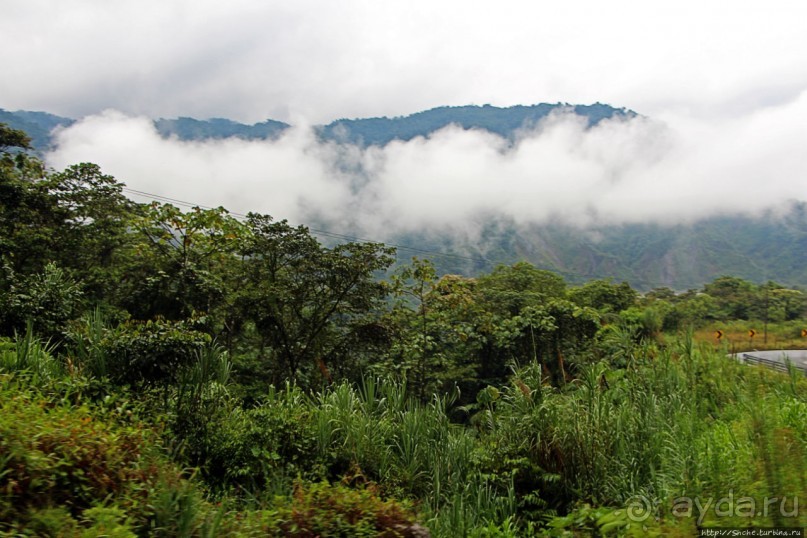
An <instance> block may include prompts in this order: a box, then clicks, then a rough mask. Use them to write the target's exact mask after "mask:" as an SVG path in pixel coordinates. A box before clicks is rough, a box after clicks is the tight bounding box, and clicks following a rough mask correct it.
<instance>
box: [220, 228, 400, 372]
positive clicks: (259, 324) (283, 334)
mask: <svg viewBox="0 0 807 538" xmlns="http://www.w3.org/2000/svg"><path fill="white" fill-rule="evenodd" d="M247 230H248V232H247V236H246V240H245V243H244V246H243V249H242V251H241V254H242V255H243V256H244V261H243V262H242V265H241V267H240V270H239V272H238V273H237V277H238V281H239V291H238V292H237V294H236V295H235V300H234V301H235V312H236V313H235V315H236V317H237V320H238V322H237V323H246V322H249V323H251V324H252V326H253V327H254V332H253V333H251V334H248V335H246V336H248V337H250V340H251V341H252V345H253V346H254V347H255V348H257V349H258V357H257V361H258V364H257V365H255V370H257V371H255V370H253V375H258V376H262V377H264V378H267V377H268V378H269V379H268V380H270V381H275V382H276V384H280V381H282V380H283V379H292V380H296V381H299V382H306V383H307V384H313V382H314V381H315V380H317V378H318V377H319V379H320V380H323V378H324V380H328V381H329V380H330V379H329V378H332V377H333V376H334V375H338V374H342V375H346V374H353V375H356V372H357V370H358V368H359V367H360V366H362V364H361V363H359V364H356V357H357V355H360V351H361V350H362V349H363V348H367V346H370V347H373V345H374V344H375V343H376V342H375V341H376V340H377V338H375V332H376V331H374V330H373V328H374V323H372V320H367V319H366V318H367V315H368V314H371V313H373V312H374V311H375V309H377V308H380V307H381V306H382V300H383V299H384V297H385V295H386V289H385V287H384V286H383V285H382V284H381V283H380V282H378V281H377V280H376V279H375V276H376V273H377V272H378V271H381V270H384V269H385V268H386V267H388V266H389V265H390V264H391V263H392V261H393V258H392V257H391V256H392V254H393V252H394V251H393V250H392V249H390V248H387V247H384V246H382V245H378V244H372V243H362V244H360V243H346V244H342V245H337V246H335V247H333V248H325V247H323V246H322V245H320V244H319V242H318V241H317V240H316V239H315V238H314V237H312V236H311V235H310V233H309V232H308V230H307V229H306V228H305V227H297V228H294V227H292V226H290V225H289V224H288V223H287V222H285V221H281V222H272V219H271V217H268V216H265V215H257V214H250V215H249V216H248V221H247ZM235 323H236V322H235V321H234V324H235ZM382 340H383V338H382ZM319 374H321V376H319Z"/></svg>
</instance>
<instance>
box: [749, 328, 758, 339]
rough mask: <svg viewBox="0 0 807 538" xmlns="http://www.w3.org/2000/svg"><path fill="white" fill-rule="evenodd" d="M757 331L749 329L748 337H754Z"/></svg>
mask: <svg viewBox="0 0 807 538" xmlns="http://www.w3.org/2000/svg"><path fill="white" fill-rule="evenodd" d="M756 334H757V332H756V331H755V330H754V329H748V337H749V338H753V337H754V336H756Z"/></svg>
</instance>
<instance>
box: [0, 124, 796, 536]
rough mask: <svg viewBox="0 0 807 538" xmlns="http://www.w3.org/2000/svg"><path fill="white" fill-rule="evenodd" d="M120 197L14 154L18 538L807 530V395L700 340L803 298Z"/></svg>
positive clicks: (5, 437)
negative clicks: (506, 258) (485, 263)
mask: <svg viewBox="0 0 807 538" xmlns="http://www.w3.org/2000/svg"><path fill="white" fill-rule="evenodd" d="M27 143H28V141H27V139H26V137H25V135H24V133H20V132H18V131H14V130H13V129H9V128H7V127H5V126H0V147H1V148H2V149H4V150H5V149H8V148H10V147H11V146H17V147H18V148H19V147H21V146H22V147H24V146H25V145H27ZM122 187H123V185H122V184H121V183H119V182H118V181H117V180H116V179H114V178H112V177H111V176H108V175H106V174H104V173H103V172H102V171H101V170H100V168H99V167H97V166H96V165H93V164H89V163H83V164H79V165H75V166H71V167H68V168H67V169H66V170H63V171H51V170H47V169H46V168H45V167H44V166H43V165H42V163H41V162H39V161H38V160H37V158H35V157H33V156H31V155H29V154H27V153H25V152H8V153H4V154H3V156H2V158H0V242H1V243H0V267H2V270H1V271H0V408H1V410H2V412H1V413H0V535H6V536H77V537H78V536H101V535H105V536H117V537H131V536H199V537H208V536H234V537H235V536H256V537H257V536H300V537H312V538H313V537H315V536H344V537H354V536H359V537H360V536H387V537H394V536H397V537H423V536H441V537H442V536H446V537H461V536H475V537H483V536H499V537H515V536H519V537H521V536H575V535H595V536H596V535H600V536H676V535H677V536H693V535H696V532H697V527H699V526H719V527H731V526H739V527H745V526H752V525H755V526H773V525H776V526H787V527H799V526H801V527H803V526H805V525H807V514H805V512H804V509H803V507H798V508H797V502H798V501H795V499H796V498H798V499H803V498H805V496H806V495H807V377H805V374H804V372H802V371H800V370H797V369H795V368H791V369H790V371H789V372H785V373H782V372H775V371H771V370H766V369H763V368H761V367H752V366H746V365H743V364H740V363H739V362H737V361H735V360H733V359H731V358H730V357H729V356H728V354H727V353H728V351H729V348H728V344H727V343H725V341H717V340H715V339H714V338H712V337H710V336H706V337H705V340H702V341H699V340H698V338H697V337H696V335H699V334H703V333H704V331H706V332H707V334H708V331H711V330H713V328H715V327H718V326H719V327H724V326H725V325H727V324H731V326H732V327H734V328H739V327H742V326H746V327H748V328H753V327H757V328H759V326H760V325H761V323H763V321H764V322H765V323H767V324H768V327H769V331H770V332H771V334H785V333H788V334H790V336H791V337H792V339H793V341H798V339H799V338H800V331H801V329H802V328H805V324H807V321H805V311H806V309H807V296H805V294H804V293H803V292H802V291H800V290H798V289H791V288H787V287H785V286H782V285H779V284H777V283H775V282H772V281H768V282H766V283H764V284H755V283H753V282H751V281H748V280H745V279H743V278H740V277H737V276H722V277H720V278H717V279H715V280H713V281H711V282H710V283H708V284H706V285H705V286H703V287H702V288H699V289H693V290H690V291H688V292H685V293H676V292H674V291H672V290H670V289H667V288H657V289H654V290H652V291H650V292H647V293H644V294H640V293H639V292H638V291H636V290H635V289H634V288H632V287H631V286H630V285H629V284H628V283H625V282H619V283H617V282H614V281H612V280H602V279H598V280H589V281H587V282H585V283H580V284H579V285H570V284H569V282H567V280H566V279H564V277H563V276H561V275H560V274H558V273H555V272H552V271H547V270H543V269H539V268H537V267H535V266H534V265H532V264H530V263H528V262H524V261H520V262H516V263H513V264H510V265H500V266H497V267H495V268H493V269H492V270H490V271H488V272H485V273H483V274H480V275H479V276H477V277H474V278H470V277H465V276H460V275H450V274H449V275H441V274H439V273H438V272H437V270H436V269H435V266H434V265H433V264H432V263H431V262H429V261H428V260H421V259H412V260H410V261H409V262H408V263H405V264H401V265H400V266H399V268H398V269H395V270H394V271H391V270H390V269H389V268H390V267H392V265H393V263H394V262H395V260H396V252H395V250H394V249H391V248H389V247H386V246H384V245H382V244H376V243H344V244H339V245H333V246H330V247H326V246H323V245H322V244H320V243H319V242H318V241H317V240H316V239H315V238H314V237H313V236H312V235H311V234H310V232H309V230H307V229H306V228H305V227H302V226H301V227H294V226H291V225H289V224H288V223H287V222H285V221H274V220H273V219H272V218H271V217H269V216H267V215H259V214H254V213H251V214H249V215H248V216H247V217H246V218H245V219H236V218H234V217H233V216H231V215H230V214H229V213H228V212H227V211H226V210H225V209H223V208H217V209H208V210H203V209H199V208H195V209H193V210H190V211H186V212H183V211H181V210H179V209H178V208H176V207H174V206H172V205H170V204H160V203H157V202H154V203H151V204H135V203H133V202H131V201H129V200H128V199H126V198H125V197H124V196H123V195H122V192H121V189H122ZM735 344H736V342H735ZM709 499H711V501H709ZM707 502H708V505H707ZM704 506H707V508H703V507H704Z"/></svg>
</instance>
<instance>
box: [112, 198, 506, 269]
mask: <svg viewBox="0 0 807 538" xmlns="http://www.w3.org/2000/svg"><path fill="white" fill-rule="evenodd" d="M123 191H124V192H127V193H130V194H133V195H136V196H142V197H144V198H151V199H152V200H158V201H162V202H169V203H172V204H176V205H180V206H184V207H189V208H194V207H198V208H200V209H215V208H214V207H212V206H206V205H202V204H194V203H192V202H187V201H185V200H180V199H178V198H172V197H169V196H162V195H159V194H153V193H150V192H145V191H140V190H137V189H131V188H129V187H123ZM228 214H230V215H232V216H233V217H235V218H237V219H239V220H244V219H246V218H247V215H245V214H243V213H236V212H231V211H228ZM306 228H308V230H309V231H311V232H313V233H315V234H317V235H321V236H325V237H330V238H331V239H339V240H343V241H352V242H357V243H377V244H384V245H387V246H390V247H394V248H395V249H398V250H408V251H410V252H416V253H419V254H429V255H432V256H442V257H444V258H454V259H457V260H464V261H469V262H472V263H480V262H481V263H483V264H485V265H486V266H492V265H493V263H492V262H491V261H490V260H488V259H487V258H485V257H484V256H479V257H478V258H472V257H470V256H462V255H460V254H451V253H447V252H437V251H434V250H428V249H423V248H417V247H410V246H407V245H399V244H395V243H388V242H385V241H376V240H374V239H367V238H362V237H356V236H353V235H348V234H341V233H336V232H330V231H328V230H318V229H316V228H310V227H306Z"/></svg>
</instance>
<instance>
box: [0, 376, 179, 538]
mask: <svg viewBox="0 0 807 538" xmlns="http://www.w3.org/2000/svg"><path fill="white" fill-rule="evenodd" d="M0 411H1V412H0V439H2V443H0V485H2V487H0V521H3V522H7V523H6V524H8V523H9V522H13V525H14V526H13V527H11V528H17V529H21V528H26V527H27V526H28V525H29V524H30V525H31V526H32V528H33V529H34V530H36V529H37V528H38V529H40V530H43V531H44V530H45V529H53V528H54V527H58V526H60V525H62V526H65V528H70V527H71V526H73V524H74V523H75V522H76V521H77V522H79V523H80V524H81V526H82V527H84V526H86V525H87V524H89V526H90V527H92V528H96V529H97V528H99V526H111V527H115V525H113V520H114V519H116V518H117V522H118V523H121V525H120V527H122V528H119V529H118V530H117V531H116V532H120V533H121V534H120V535H121V536H126V533H125V532H124V530H125V528H126V526H127V525H126V524H125V523H124V522H122V520H123V519H124V518H123V517H120V516H121V514H122V513H121V512H120V511H119V510H116V509H115V508H114V506H115V505H117V506H118V507H119V508H121V509H123V510H126V512H127V513H130V514H133V515H134V517H135V518H136V519H137V520H138V524H140V525H143V524H146V522H147V521H148V520H149V519H150V518H151V517H152V515H151V514H150V513H149V508H148V506H149V503H150V499H151V497H152V495H153V494H154V491H155V488H157V484H158V482H159V481H160V480H164V481H165V480H168V481H172V482H177V481H178V480H180V479H179V475H178V472H177V471H176V470H173V469H172V468H171V467H170V466H169V465H167V463H166V462H165V461H164V460H162V458H161V456H160V454H159V452H158V450H157V449H156V448H155V446H154V439H153V437H150V436H149V434H148V433H147V432H145V431H143V430H141V429H139V428H138V427H137V426H127V427H123V426H120V425H116V424H113V423H110V422H108V421H106V420H103V419H99V418H97V417H96V416H94V414H93V413H92V411H91V410H90V409H89V408H87V407H84V406H81V407H74V406H71V405H70V403H69V402H66V401H61V402H59V401H56V402H53V403H49V401H48V399H46V398H45V397H43V396H42V395H40V394H39V393H37V392H35V391H34V390H32V389H29V388H27V387H26V386H25V381H24V380H20V379H15V378H12V377H9V376H0ZM101 503H112V504H110V505H108V506H110V508H109V509H108V510H104V509H101V508H100V505H101ZM68 515H69V517H68ZM0 529H2V526H0ZM6 529H8V527H6ZM3 530H5V529H3ZM76 535H77V536H78V535H79V534H78V533H77V534H76Z"/></svg>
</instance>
